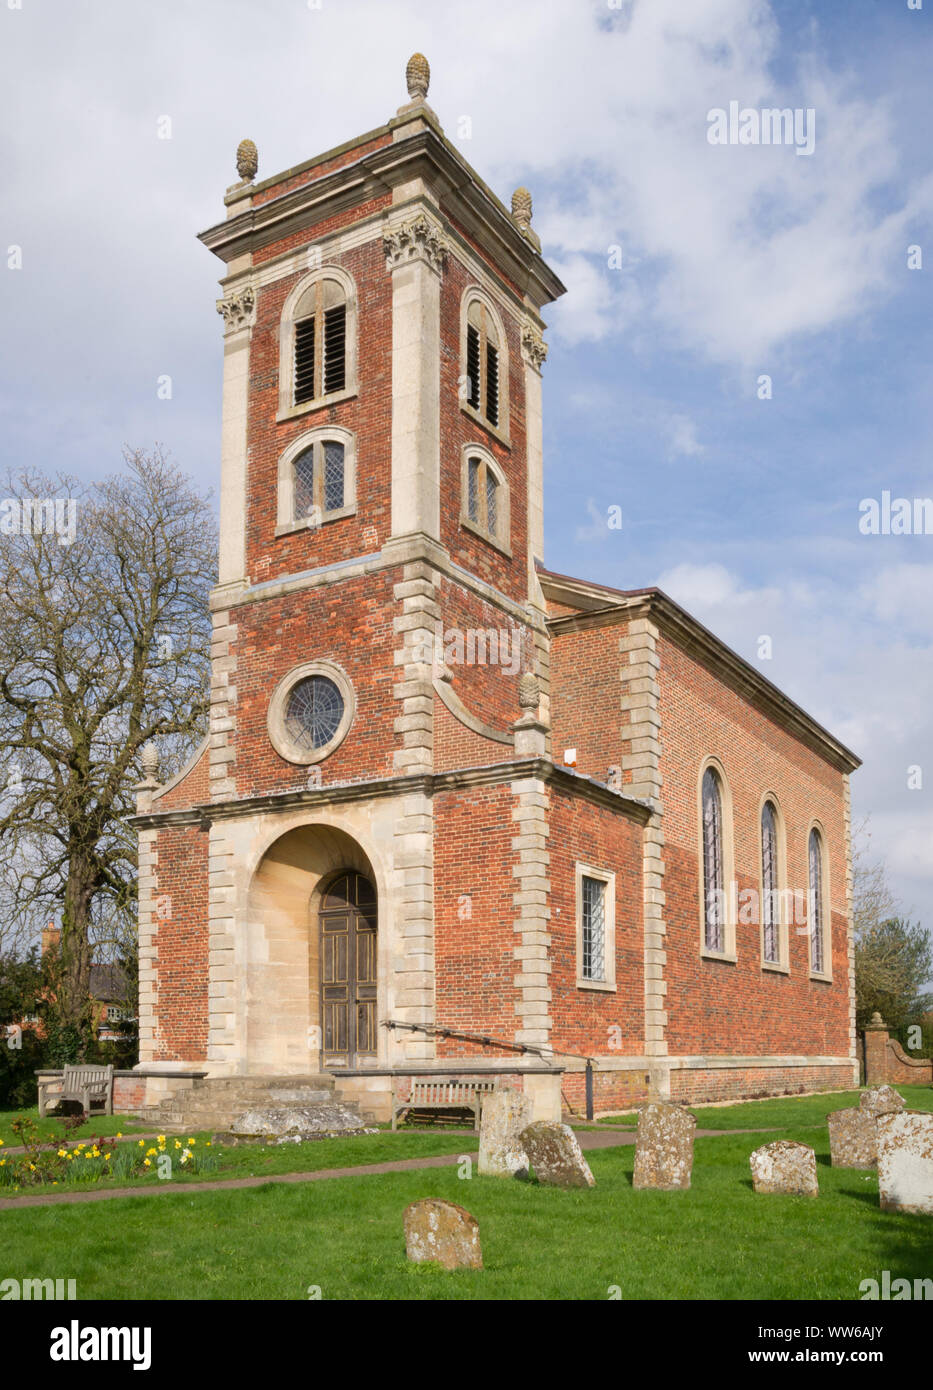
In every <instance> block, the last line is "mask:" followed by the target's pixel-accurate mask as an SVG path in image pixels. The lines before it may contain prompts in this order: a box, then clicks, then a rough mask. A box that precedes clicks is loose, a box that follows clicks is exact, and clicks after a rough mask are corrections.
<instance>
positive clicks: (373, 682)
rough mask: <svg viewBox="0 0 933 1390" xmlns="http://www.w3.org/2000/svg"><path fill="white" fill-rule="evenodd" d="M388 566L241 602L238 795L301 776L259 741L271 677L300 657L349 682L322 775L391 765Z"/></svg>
mask: <svg viewBox="0 0 933 1390" xmlns="http://www.w3.org/2000/svg"><path fill="white" fill-rule="evenodd" d="M400 578H401V574H400V572H399V571H398V570H380V571H379V572H378V573H377V574H373V575H367V576H362V577H360V578H357V579H348V580H346V581H345V582H344V583H342V584H340V585H339V586H332V587H328V588H326V589H313V590H303V591H302V592H301V593H299V594H292V595H285V596H283V597H281V598H275V599H265V600H263V601H261V602H258V603H249V604H244V605H243V606H242V607H240V608H237V609H235V610H233V612H232V613H231V621H232V622H234V623H235V624H236V626H237V630H238V632H237V644H236V658H237V670H236V686H237V706H236V713H237V732H236V777H237V792H238V794H239V795H240V796H252V795H257V794H259V793H262V792H270V791H282V790H285V789H288V788H298V787H306V786H307V785H308V768H307V767H302V766H297V765H296V764H294V763H290V762H287V761H286V760H285V759H284V758H282V757H280V756H279V754H278V753H277V752H276V751H275V749H274V748H273V746H272V744H271V743H270V741H269V728H268V723H267V716H268V711H269V701H270V699H271V698H272V694H273V692H274V690H275V687H276V686H277V685H278V683H279V681H280V680H281V679H282V678H283V677H284V676H286V675H287V674H288V672H289V671H291V670H292V669H293V667H295V666H296V665H298V664H300V663H301V662H304V661H311V660H318V659H329V660H332V661H335V662H337V664H338V665H340V666H341V667H343V669H344V670H345V671H346V673H347V675H348V676H349V678H350V680H351V681H352V683H353V688H354V692H355V695H356V714H355V716H354V720H353V724H352V725H351V727H350V730H349V732H348V734H347V736H346V738H345V739H344V741H343V742H342V743H341V744H340V746H339V747H338V748H337V749H335V751H334V752H333V753H331V755H330V756H329V757H328V758H326V759H325V761H324V762H323V763H322V764H320V767H321V772H322V776H323V781H324V784H325V785H326V784H327V783H328V782H334V781H341V780H345V779H346V780H348V779H351V778H363V777H381V776H385V775H387V774H389V773H391V771H392V750H393V748H394V747H396V746H401V743H400V735H397V734H396V733H395V732H394V727H393V726H394V721H395V719H396V717H397V716H398V714H399V712H400V707H399V703H398V701H397V700H396V699H395V698H394V696H393V694H392V690H393V686H394V685H395V683H396V682H397V681H398V679H399V675H398V668H397V667H396V666H395V664H394V660H393V655H394V652H395V650H396V648H397V647H398V646H399V645H400V640H399V637H398V635H397V634H396V633H395V632H393V630H392V618H393V610H394V600H393V597H392V587H393V584H394V583H395V582H397V581H398V580H399V579H400Z"/></svg>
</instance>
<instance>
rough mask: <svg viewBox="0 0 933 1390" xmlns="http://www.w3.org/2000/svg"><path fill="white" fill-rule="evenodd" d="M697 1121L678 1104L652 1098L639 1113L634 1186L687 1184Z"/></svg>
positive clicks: (666, 1186) (668, 1188)
mask: <svg viewBox="0 0 933 1390" xmlns="http://www.w3.org/2000/svg"><path fill="white" fill-rule="evenodd" d="M695 1130H696V1120H695V1119H694V1118H693V1116H692V1115H691V1114H690V1112H689V1111H687V1110H684V1109H682V1108H681V1106H679V1105H668V1104H667V1103H666V1102H664V1101H652V1102H651V1103H650V1104H649V1105H643V1106H642V1107H641V1109H640V1110H639V1112H638V1131H637V1134H636V1136H635V1173H634V1177H633V1179H632V1186H633V1187H660V1188H664V1189H665V1190H670V1189H672V1188H678V1187H689V1186H690V1174H691V1172H692V1170H693V1135H694V1131H695Z"/></svg>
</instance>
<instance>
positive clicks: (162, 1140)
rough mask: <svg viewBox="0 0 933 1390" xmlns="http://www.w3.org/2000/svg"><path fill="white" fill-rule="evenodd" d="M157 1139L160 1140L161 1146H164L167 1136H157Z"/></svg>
mask: <svg viewBox="0 0 933 1390" xmlns="http://www.w3.org/2000/svg"><path fill="white" fill-rule="evenodd" d="M156 1138H157V1139H158V1141H159V1143H160V1144H164V1143H165V1135H164V1134H157V1135H156Z"/></svg>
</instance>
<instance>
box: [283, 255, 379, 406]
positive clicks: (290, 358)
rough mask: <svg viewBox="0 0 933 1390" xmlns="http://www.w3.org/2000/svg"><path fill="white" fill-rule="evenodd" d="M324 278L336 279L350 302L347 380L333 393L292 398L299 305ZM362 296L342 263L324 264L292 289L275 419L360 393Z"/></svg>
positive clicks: (286, 305)
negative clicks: (358, 353) (360, 300)
mask: <svg viewBox="0 0 933 1390" xmlns="http://www.w3.org/2000/svg"><path fill="white" fill-rule="evenodd" d="M322 280H335V281H336V282H337V284H339V285H340V287H341V289H342V291H343V295H344V299H345V301H346V306H347V317H346V384H345V386H344V388H343V390H342V391H331V393H330V395H327V396H318V397H317V398H316V399H315V400H313V401H302V402H301V404H300V405H295V404H294V401H293V395H294V380H295V323H296V317H297V311H298V305H299V304H300V302H301V300H302V299H303V298H304V296H305V295H306V294H307V292H308V290H310V289H312V288H313V286H315V285H317V284H319V283H320V281H322ZM358 305H359V296H358V295H357V290H356V282H355V280H354V279H353V277H352V275H350V274H349V273H348V272H347V271H346V270H344V269H343V267H342V266H337V265H322V266H320V267H316V268H315V269H314V270H312V271H310V272H309V273H308V274H307V275H305V276H303V278H302V279H301V280H299V281H298V284H297V285H295V287H294V288H293V289H292V291H291V293H290V294H289V295H288V296H287V298H286V300H285V303H284V305H283V306H282V317H281V320H280V324H279V407H278V412H277V414H276V417H275V418H276V420H277V421H282V420H293V419H295V418H296V417H297V416H301V415H307V414H308V413H309V412H311V411H315V410H321V409H322V408H323V407H324V406H330V405H335V404H336V403H337V402H338V401H345V400H349V399H350V398H351V397H353V396H356V395H358V394H359V378H358V373H357V351H358V349H357V343H358V337H359V308H358Z"/></svg>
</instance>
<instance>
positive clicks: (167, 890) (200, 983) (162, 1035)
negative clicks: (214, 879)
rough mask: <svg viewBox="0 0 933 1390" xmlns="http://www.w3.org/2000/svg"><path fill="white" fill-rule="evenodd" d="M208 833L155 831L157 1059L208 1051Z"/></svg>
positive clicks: (195, 1056)
mask: <svg viewBox="0 0 933 1390" xmlns="http://www.w3.org/2000/svg"><path fill="white" fill-rule="evenodd" d="M207 838H208V837H207V834H206V833H205V832H204V831H201V830H199V828H198V827H197V826H196V825H184V826H175V827H173V826H166V827H163V829H161V830H160V831H159V835H158V840H157V850H158V866H157V867H158V877H159V887H158V891H157V896H156V903H155V932H154V942H155V947H156V951H157V960H156V991H157V998H158V1023H159V1027H158V1031H157V1034H156V1040H155V1052H154V1054H153V1059H152V1060H153V1061H157V1062H166V1061H170V1062H178V1061H185V1062H196V1061H203V1060H204V1059H205V1058H206V1056H207V984H208V978H207V975H208V922H207V896H208V883H207Z"/></svg>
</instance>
